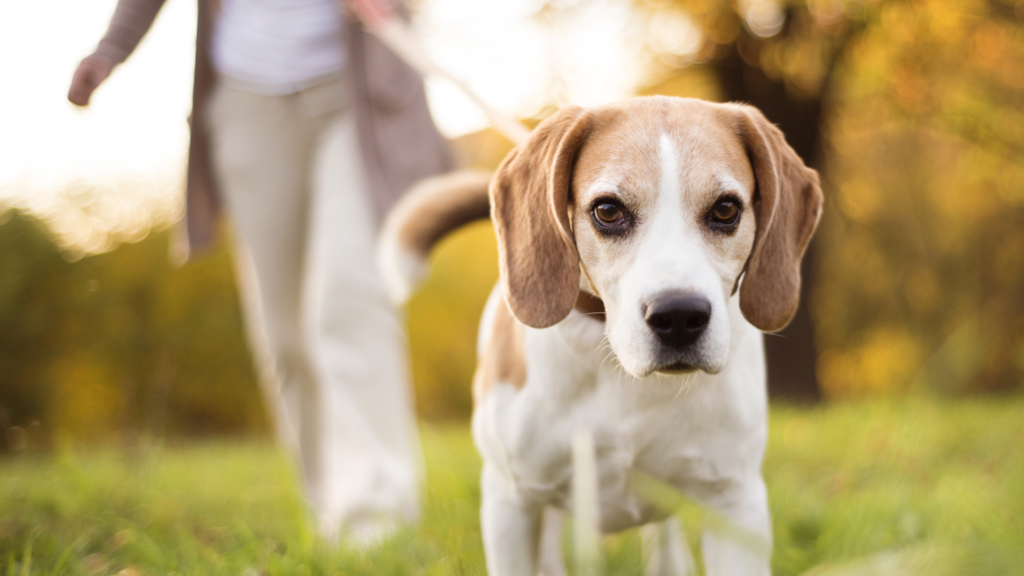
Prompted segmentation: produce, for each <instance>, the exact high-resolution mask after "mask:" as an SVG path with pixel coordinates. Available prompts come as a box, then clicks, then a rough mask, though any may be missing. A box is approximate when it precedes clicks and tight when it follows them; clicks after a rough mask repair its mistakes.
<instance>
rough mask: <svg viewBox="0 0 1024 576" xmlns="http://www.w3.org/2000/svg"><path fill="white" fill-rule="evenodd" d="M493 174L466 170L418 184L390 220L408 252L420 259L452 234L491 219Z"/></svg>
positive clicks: (395, 233)
mask: <svg viewBox="0 0 1024 576" xmlns="http://www.w3.org/2000/svg"><path fill="white" fill-rule="evenodd" d="M490 183H491V173H490V172H482V171H473V170H465V171H460V172H452V173H448V174H442V175H440V176H435V177H433V178H428V179H426V180H423V181H421V182H419V183H418V184H417V185H416V186H415V187H413V188H412V189H411V190H410V191H409V192H408V195H407V197H406V198H405V199H403V200H402V202H401V203H400V204H399V205H398V206H397V207H396V208H395V210H394V211H393V212H392V214H391V215H389V217H388V224H386V225H385V226H388V225H391V226H394V227H396V228H395V230H394V235H395V236H396V237H397V238H398V241H399V243H400V244H401V245H402V246H403V247H404V248H406V249H407V250H409V251H411V252H413V253H415V254H420V255H425V254H427V253H428V252H429V251H430V249H431V248H432V247H433V246H434V244H436V243H437V242H438V241H440V240H441V238H443V237H444V236H445V235H446V234H448V233H449V232H451V231H453V230H456V229H458V228H460V227H461V226H464V225H466V224H469V223H470V222H473V221H475V220H482V219H484V218H487V217H488V215H490V211H491V204H490V199H489V198H488V195H487V189H488V187H489V186H490Z"/></svg>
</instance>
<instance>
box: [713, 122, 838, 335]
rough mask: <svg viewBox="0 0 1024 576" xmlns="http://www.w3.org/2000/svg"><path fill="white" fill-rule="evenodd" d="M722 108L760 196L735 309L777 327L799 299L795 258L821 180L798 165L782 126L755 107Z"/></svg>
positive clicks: (813, 217)
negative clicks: (743, 146)
mask: <svg viewBox="0 0 1024 576" xmlns="http://www.w3.org/2000/svg"><path fill="white" fill-rule="evenodd" d="M727 108H728V109H730V111H731V112H732V114H733V122H734V126H735V127H736V130H737V132H738V133H739V134H740V136H741V138H743V140H744V141H745V143H746V145H747V147H748V149H749V150H750V156H751V161H752V163H753V165H754V175H755V177H756V179H757V194H758V200H759V201H760V206H759V207H758V214H757V234H756V236H755V237H754V248H753V250H751V253H750V260H749V261H748V262H747V273H746V276H745V277H744V280H743V285H742V286H741V287H740V309H741V310H742V311H743V315H744V316H745V317H746V318H747V320H749V321H750V323H751V324H753V325H754V326H757V327H758V328H760V329H761V330H763V331H765V332H777V331H779V330H782V329H783V328H785V327H786V325H787V324H789V321H790V320H792V319H793V315H794V314H796V309H797V306H798V305H799V304H800V259H801V258H803V255H804V251H805V250H807V244H808V243H809V242H810V241H811V235H812V234H814V229H815V228H816V227H817V226H818V220H819V219H820V218H821V205H822V202H823V196H822V193H821V186H820V185H819V183H818V173H817V172H815V171H814V170H812V169H810V168H808V167H806V166H805V165H804V163H803V161H802V160H801V159H800V157H799V156H797V154H796V152H794V151H793V149H792V148H790V146H789V144H787V143H786V137H785V136H784V135H783V134H782V131H781V130H779V129H778V128H776V127H775V126H774V125H773V124H771V123H770V122H768V120H767V119H766V118H765V117H764V115H763V114H761V112H760V111H759V110H757V109H756V108H753V107H751V106H742V105H731V106H728V107H727Z"/></svg>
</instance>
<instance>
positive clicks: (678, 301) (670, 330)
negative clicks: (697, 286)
mask: <svg viewBox="0 0 1024 576" xmlns="http://www.w3.org/2000/svg"><path fill="white" fill-rule="evenodd" d="M643 311H644V320H645V321H646V322H647V325H648V326H650V327H651V331H653V332H654V333H655V334H657V336H658V339H659V340H661V342H662V343H663V344H665V345H666V346H671V347H672V348H676V349H679V348H683V347H685V346H689V345H690V344H693V343H694V342H696V341H697V339H698V338H700V335H701V334H703V333H704V329H705V328H707V327H708V322H710V321H711V302H709V301H708V299H707V298H705V297H703V296H701V295H699V294H695V293H693V292H663V293H661V294H657V295H655V296H654V297H653V298H651V299H650V300H648V301H647V302H645V303H644V305H643Z"/></svg>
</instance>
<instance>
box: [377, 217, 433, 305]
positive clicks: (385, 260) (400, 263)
mask: <svg viewBox="0 0 1024 576" xmlns="http://www.w3.org/2000/svg"><path fill="white" fill-rule="evenodd" d="M377 265H378V267H379V268H380V273H381V276H382V277H383V278H384V287H385V289H386V290H387V292H388V298H390V299H391V303H392V304H394V305H396V306H401V305H402V304H405V302H406V301H407V300H408V299H409V297H410V296H412V293H413V291H414V290H416V287H417V286H419V284H420V282H422V281H423V278H424V277H425V276H426V275H427V271H428V270H429V267H428V266H427V261H426V259H424V257H423V256H422V255H420V254H417V253H415V252H413V251H412V250H409V249H407V248H405V247H404V246H402V245H401V243H400V242H399V241H398V237H397V235H395V234H393V233H384V234H381V238H380V245H379V246H378V248H377Z"/></svg>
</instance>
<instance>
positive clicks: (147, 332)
mask: <svg viewBox="0 0 1024 576" xmlns="http://www.w3.org/2000/svg"><path fill="white" fill-rule="evenodd" d="M3 219H4V220H6V223H4V224H3V225H0V427H2V428H3V429H4V430H5V431H7V432H6V434H7V442H4V443H3V444H4V445H6V446H5V447H7V448H15V449H17V448H19V447H21V445H22V444H24V443H25V442H26V441H30V442H39V443H46V442H48V441H50V440H51V439H52V436H53V435H55V434H56V435H58V436H59V435H62V434H70V435H72V436H75V437H79V438H96V437H104V436H108V435H109V434H111V433H112V432H122V433H125V434H127V435H128V436H126V438H128V439H129V440H130V439H131V438H132V437H133V436H135V435H138V434H149V435H153V434H161V433H163V432H164V431H165V430H170V431H174V432H179V433H182V432H184V433H202V432H220V433H224V432H234V431H251V430H262V429H264V428H265V427H266V422H265V418H264V416H263V411H262V409H261V407H260V398H259V395H258V390H257V388H256V386H255V384H254V380H253V370H252V368H251V362H250V360H249V354H248V352H247V350H246V348H245V346H244V344H243V342H242V336H241V330H240V316H239V309H238V305H237V302H236V298H235V295H234V294H235V292H234V280H233V277H232V274H231V267H230V265H229V263H228V256H227V254H226V252H225V251H223V250H221V251H219V252H217V253H216V254H213V255H211V256H210V257H208V258H206V259H203V260H201V261H199V262H197V263H194V264H189V265H187V266H185V267H182V268H175V267H174V266H172V264H171V263H170V260H169V258H168V240H169V236H170V233H169V232H167V231H163V232H155V233H152V234H150V235H149V236H148V237H147V238H145V239H144V240H142V241H141V242H138V243H135V244H124V245H122V246H121V247H119V248H117V249H116V250H114V251H112V252H109V253H106V254H101V255H96V256H90V257H86V258H83V259H81V260H78V261H75V262H68V261H66V260H65V259H64V258H62V256H61V254H60V253H59V252H58V251H57V249H56V248H55V246H54V245H53V244H52V243H51V241H50V239H49V238H48V237H47V235H46V234H45V232H44V229H43V227H42V225H41V224H40V223H39V222H38V221H36V220H35V219H33V218H31V217H28V216H26V215H24V214H22V213H20V212H17V211H8V212H7V213H6V214H5V215H4V216H3Z"/></svg>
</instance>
